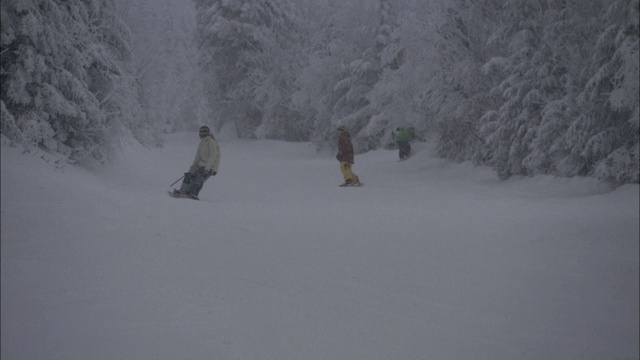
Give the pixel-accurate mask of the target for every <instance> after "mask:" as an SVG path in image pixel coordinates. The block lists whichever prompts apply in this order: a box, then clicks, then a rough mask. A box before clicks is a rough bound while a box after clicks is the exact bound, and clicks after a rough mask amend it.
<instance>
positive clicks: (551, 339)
mask: <svg viewBox="0 0 640 360" xmlns="http://www.w3.org/2000/svg"><path fill="white" fill-rule="evenodd" d="M197 142H198V138H197V135H196V134H185V133H178V134H172V135H168V138H167V144H166V146H165V147H164V148H162V149H145V148H141V147H137V146H134V145H127V146H125V149H124V152H123V155H122V156H121V157H120V158H119V159H118V160H117V161H115V162H114V164H113V165H112V166H109V167H106V168H99V167H96V168H95V169H93V170H92V171H89V170H86V169H83V168H79V167H76V166H72V165H68V164H67V165H65V166H63V167H56V166H55V165H54V164H53V163H52V162H50V163H46V162H44V161H43V160H41V159H40V157H41V156H42V155H43V154H42V153H40V154H26V155H24V154H21V152H20V151H19V150H18V149H16V148H11V147H8V146H6V145H4V144H3V146H2V169H1V170H2V172H1V175H2V182H1V184H2V193H1V201H2V206H1V209H2V218H1V225H2V233H1V235H2V249H1V250H2V268H1V274H2V283H1V286H2V289H1V290H2V293H1V296H2V298H1V300H2V302H1V306H2V313H1V316H2V318H1V319H2V328H1V331H2V332H1V334H2V337H1V340H2V354H1V356H2V359H109V360H112V359H171V360H174V359H278V360H282V359H349V360H351V359H367V360H369V359H638V358H639V353H638V352H639V350H638V349H639V315H640V314H639V310H638V306H639V295H638V294H639V285H638V284H639V246H638V243H639V241H638V238H639V200H638V196H639V194H638V185H626V186H623V187H620V188H618V189H616V190H615V191H611V190H610V189H609V188H608V187H607V186H605V185H603V184H599V183H598V182H597V181H595V180H593V179H577V178H576V179H559V178H554V177H549V176H537V177H533V178H521V179H512V180H509V181H506V182H500V181H498V180H497V177H496V175H495V174H494V172H493V171H491V170H490V169H487V168H477V167H473V166H471V165H469V164H450V163H447V162H445V161H443V160H441V159H437V158H435V157H433V156H432V152H431V150H430V148H429V147H428V146H425V144H417V145H415V146H414V148H416V149H417V150H418V154H417V155H415V156H414V157H412V158H411V159H409V160H407V161H405V162H397V152H395V151H388V150H379V151H373V152H369V153H367V154H362V155H358V156H356V164H355V166H354V170H355V172H356V173H357V174H358V175H359V176H360V179H361V180H362V181H363V182H364V183H365V186H364V187H361V188H339V187H338V186H337V185H338V184H339V183H340V182H341V181H342V179H341V175H340V171H339V168H338V164H337V162H336V161H335V159H334V156H333V154H330V153H326V152H320V153H318V152H316V151H315V149H314V148H313V146H312V145H310V144H299V143H285V142H276V141H241V140H233V139H224V138H223V139H221V140H220V147H221V150H222V164H221V167H220V172H219V174H218V176H216V177H213V178H211V179H210V180H209V181H208V182H207V183H206V184H205V187H204V189H203V191H202V192H201V194H200V198H201V199H202V200H201V201H193V200H186V199H174V198H171V197H169V196H167V194H166V190H167V189H168V187H169V185H170V184H171V183H172V182H173V181H175V180H176V179H177V178H179V177H180V176H181V175H182V173H183V172H184V171H186V170H187V169H188V166H189V164H190V163H191V161H192V157H193V155H194V153H195V148H196V146H197ZM46 157H47V156H45V158H46ZM177 186H179V183H178V184H176V187H177Z"/></svg>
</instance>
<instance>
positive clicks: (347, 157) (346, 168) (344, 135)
mask: <svg viewBox="0 0 640 360" xmlns="http://www.w3.org/2000/svg"><path fill="white" fill-rule="evenodd" d="M338 132H339V133H340V137H339V139H338V155H337V156H336V158H337V159H338V161H339V162H340V171H341V172H342V176H343V177H344V184H342V185H340V186H358V185H360V179H359V178H358V175H356V174H355V173H354V172H353V170H351V167H352V166H353V164H354V161H353V144H352V143H351V134H349V132H348V131H347V128H346V126H344V125H340V126H338Z"/></svg>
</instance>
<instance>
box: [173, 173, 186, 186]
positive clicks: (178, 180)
mask: <svg viewBox="0 0 640 360" xmlns="http://www.w3.org/2000/svg"><path fill="white" fill-rule="evenodd" d="M183 178H184V175H182V177H181V178H180V179H178V180H176V182H174V183H173V184H171V185H169V187H172V186H173V185H175V184H176V183H177V182H178V181H180V180H182V179H183Z"/></svg>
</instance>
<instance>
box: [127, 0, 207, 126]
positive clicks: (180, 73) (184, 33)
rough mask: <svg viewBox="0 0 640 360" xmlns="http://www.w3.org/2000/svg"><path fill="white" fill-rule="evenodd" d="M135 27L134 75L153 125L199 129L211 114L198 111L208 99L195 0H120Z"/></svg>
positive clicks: (133, 40) (129, 22)
mask: <svg viewBox="0 0 640 360" xmlns="http://www.w3.org/2000/svg"><path fill="white" fill-rule="evenodd" d="M117 2H118V8H119V9H120V13H121V14H122V15H121V16H122V18H123V19H124V21H125V22H126V23H127V25H128V26H129V27H130V28H131V33H132V44H133V45H132V51H133V55H134V65H133V66H134V71H135V74H136V77H137V79H138V82H139V84H140V86H141V97H142V104H143V110H144V112H145V114H146V117H147V121H148V122H149V123H150V126H152V127H153V128H155V129H157V128H160V127H161V126H162V125H164V123H165V122H166V121H169V122H170V123H172V124H173V126H174V129H177V130H184V129H191V130H194V129H197V128H198V127H199V126H200V125H202V124H207V123H208V121H209V119H210V118H211V117H212V116H211V114H210V113H200V114H199V112H198V108H199V106H198V105H199V104H200V102H201V99H202V98H204V91H203V89H202V81H200V80H201V77H200V69H199V68H198V66H197V58H198V52H197V48H196V43H195V8H194V6H193V3H192V1H191V0H181V1H164V2H159V1H156V0H117Z"/></svg>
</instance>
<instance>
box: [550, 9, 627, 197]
mask: <svg viewBox="0 0 640 360" xmlns="http://www.w3.org/2000/svg"><path fill="white" fill-rule="evenodd" d="M639 16H640V14H639V2H638V0H616V1H613V2H612V3H611V4H610V5H609V6H608V8H607V9H606V12H605V14H604V16H603V17H602V18H601V19H602V23H603V31H602V33H601V34H600V37H599V39H598V41H597V43H596V46H595V48H594V51H593V56H592V58H591V61H590V64H589V67H588V68H587V72H588V73H589V74H591V78H590V79H589V81H588V83H587V84H586V86H585V88H584V91H583V92H582V94H581V95H580V97H579V104H580V106H581V107H582V108H583V109H584V110H583V111H582V113H581V114H580V116H579V117H578V118H576V119H575V120H574V121H573V122H572V123H571V124H570V126H569V129H568V131H567V133H566V141H567V143H568V146H569V147H570V149H571V154H570V155H569V156H567V157H566V158H565V159H563V161H562V163H561V168H560V170H561V172H562V173H563V174H564V175H574V174H578V175H595V176H597V177H599V178H602V179H606V180H610V181H613V182H615V183H617V184H622V183H628V182H637V181H638V168H639V162H638V159H639V155H640V154H639V145H638V137H639V134H638V130H639V128H640V126H639V125H640V119H639V117H640V115H639V112H638V103H639V100H640V99H639V85H638V83H639V81H640V72H639V71H638V66H639V56H638V53H639V50H638V47H639V46H638V37H639V26H638V20H639Z"/></svg>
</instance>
